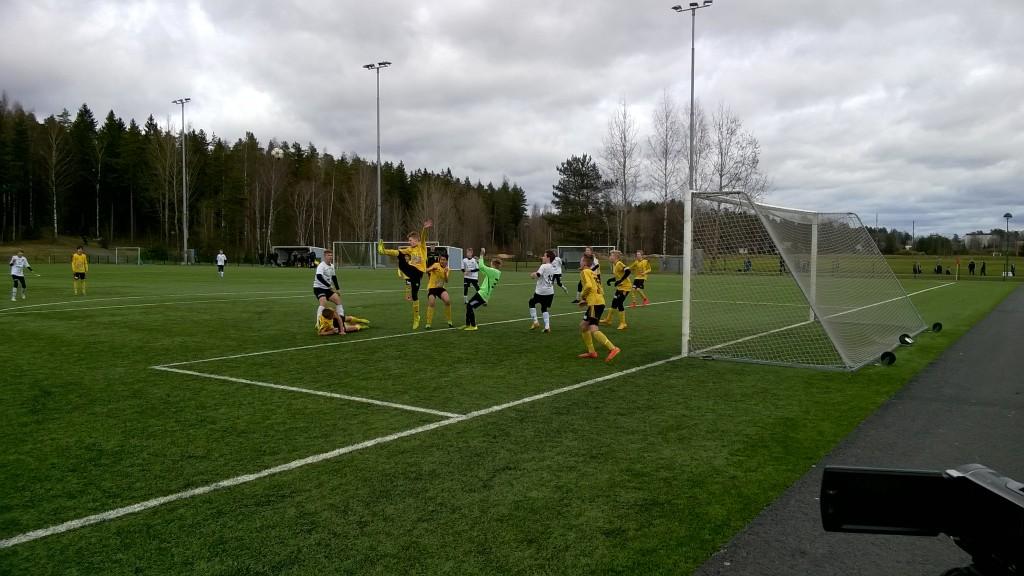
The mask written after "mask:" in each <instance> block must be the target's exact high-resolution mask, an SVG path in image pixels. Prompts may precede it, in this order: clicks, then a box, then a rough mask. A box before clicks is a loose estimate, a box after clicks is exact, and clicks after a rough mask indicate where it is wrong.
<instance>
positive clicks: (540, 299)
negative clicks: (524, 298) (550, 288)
mask: <svg viewBox="0 0 1024 576" xmlns="http://www.w3.org/2000/svg"><path fill="white" fill-rule="evenodd" d="M554 300H555V295H554V294H537V293H536V292H534V293H533V298H530V302H529V304H530V308H533V307H534V306H536V305H537V304H540V307H541V309H542V310H547V309H548V308H551V303H552V302H553V301H554Z"/></svg>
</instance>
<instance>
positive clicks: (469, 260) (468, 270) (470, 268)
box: [462, 248, 480, 304]
mask: <svg viewBox="0 0 1024 576" xmlns="http://www.w3.org/2000/svg"><path fill="white" fill-rule="evenodd" d="M479 275H480V266H479V265H478V264H477V263H476V258H473V249H472V248H466V256H465V258H463V259H462V303H463V304H466V303H468V302H469V287H470V286H472V287H473V288H474V289H475V290H476V291H477V292H479V291H480V281H479V277H480V276H479Z"/></svg>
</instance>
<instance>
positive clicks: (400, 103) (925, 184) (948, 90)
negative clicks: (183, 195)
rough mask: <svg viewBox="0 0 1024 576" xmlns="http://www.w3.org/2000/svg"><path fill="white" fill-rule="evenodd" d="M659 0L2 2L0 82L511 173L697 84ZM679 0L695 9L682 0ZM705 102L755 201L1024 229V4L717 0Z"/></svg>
mask: <svg viewBox="0 0 1024 576" xmlns="http://www.w3.org/2000/svg"><path fill="white" fill-rule="evenodd" d="M674 3H675V2H673V1H672V0H667V1H662V0H658V1H653V0H635V1H632V2H624V1H621V0H600V1H595V0H589V1H575V2H561V1H553V0H519V1H515V2H511V1H505V2H497V1H489V2H488V1H484V0H432V1H430V2H420V3H413V2H404V1H398V0H375V1H373V2H367V1H363V2H351V1H333V0H301V1H298V0H296V1H288V0H279V1H276V2H266V1H254V0H247V1H234V0H219V1H216V2H213V1H210V2H186V1H179V2H163V1H151V2H127V1H125V2H85V1H72V0H66V1H60V2H58V1H53V0H0V89H3V90H5V91H6V92H7V93H8V96H9V98H11V99H12V100H17V101H19V102H21V103H22V104H23V105H24V106H25V107H26V108H27V109H29V110H33V111H34V112H35V113H36V114H37V115H38V116H39V117H40V118H42V117H44V116H47V115H49V114H52V113H56V112H59V111H60V110H61V109H62V108H68V109H69V110H71V111H72V113H74V111H75V110H76V109H77V108H78V106H80V105H81V103H83V102H86V103H88V104H89V106H90V107H91V108H92V110H93V112H94V113H95V114H96V115H97V116H98V117H99V118H102V116H104V115H105V114H106V113H107V111H108V110H110V109H113V110H114V111H115V112H116V113H117V114H118V115H120V116H122V117H123V118H125V119H126V120H127V119H128V118H132V117H134V118H136V119H137V120H139V121H140V122H141V121H142V120H144V119H145V117H146V116H148V115H149V114H153V115H154V117H156V118H157V119H158V121H159V122H160V123H161V124H163V123H165V122H166V121H167V119H168V118H170V119H171V121H172V122H173V123H174V126H178V124H179V120H178V119H177V118H178V117H179V114H180V111H179V109H178V108H177V107H176V106H175V105H173V104H171V100H172V99H174V98H178V97H182V96H188V97H191V98H192V102H191V103H190V104H189V105H188V106H187V108H186V116H187V123H188V124H189V125H191V126H193V127H195V128H197V129H198V128H202V129H205V130H206V131H207V132H212V133H215V134H217V135H219V136H221V137H224V138H226V139H228V140H231V141H233V140H235V139H236V138H238V137H240V136H242V135H243V134H244V131H245V130H252V131H254V132H255V134H256V136H257V137H258V138H259V139H260V141H261V142H263V143H265V142H266V141H267V140H269V139H271V138H274V139H278V140H288V141H298V142H300V143H303V144H305V143H308V142H312V143H314V144H316V145H317V146H318V148H319V149H320V150H321V151H324V150H326V151H328V152H331V153H334V154H338V153H341V152H347V153H357V154H359V155H361V156H366V157H372V156H373V155H374V154H375V149H374V146H375V120H374V97H375V89H376V85H375V81H374V77H373V76H374V73H373V72H369V71H367V70H363V69H362V68H361V66H362V65H363V64H366V63H368V62H375V61H380V60H390V61H392V62H393V63H394V64H393V66H392V67H391V68H388V69H386V70H384V71H383V72H382V73H381V100H382V140H383V142H382V146H383V152H382V153H383V156H384V159H385V160H396V161H397V160H403V161H404V162H405V163H406V165H407V166H408V167H410V168H420V167H422V168H427V169H432V170H441V169H444V168H446V167H451V168H452V171H453V172H454V173H455V174H456V175H459V176H469V177H470V178H472V179H474V180H476V179H480V180H482V181H484V182H487V181H493V182H495V183H499V182H500V181H501V179H502V178H503V177H507V178H509V179H510V180H512V181H515V182H518V183H519V184H520V185H521V186H523V188H524V189H525V190H526V191H527V194H528V195H529V198H530V200H531V201H533V202H540V203H547V202H549V201H550V198H551V185H552V184H553V183H554V182H555V181H556V176H557V175H556V172H555V168H556V166H557V165H558V164H559V163H560V162H562V161H563V160H565V159H566V158H567V157H568V156H570V155H572V154H582V153H588V154H591V155H592V156H595V157H599V156H600V150H601V141H602V137H603V135H604V132H605V131H606V125H607V119H608V115H609V113H610V112H611V110H612V109H613V108H614V107H615V106H616V105H617V103H618V102H619V101H620V100H622V99H625V101H626V102H627V104H628V105H629V106H630V107H631V110H632V112H633V114H634V115H635V117H636V118H637V120H638V121H639V124H640V129H641V135H642V136H644V135H646V134H647V133H648V132H649V126H650V115H651V111H652V109H653V106H654V102H655V101H656V100H657V99H658V98H659V97H660V95H661V93H662V91H663V90H667V91H668V92H669V94H670V95H671V96H672V97H673V98H674V99H676V100H677V101H678V102H679V103H680V104H686V103H687V102H688V99H689V77H690V73H689V72H690V70H689V64H690V61H689V60H690V59H689V48H690V15H689V13H686V14H683V15H680V14H676V13H675V12H673V11H672V10H671V9H670V7H671V6H672V4H674ZM684 4H685V3H684ZM696 49H697V69H696V93H697V99H698V101H699V102H700V103H702V105H703V106H704V107H705V108H707V109H714V108H716V107H717V106H718V105H719V103H724V104H725V105H727V106H728V107H730V108H731V109H732V111H733V113H734V114H735V115H737V116H738V117H739V118H740V119H741V120H742V121H743V123H744V125H745V127H746V128H747V129H748V130H749V131H750V132H751V133H752V134H753V135H754V136H756V137H757V138H758V139H759V140H760V142H761V148H762V153H763V155H762V164H761V165H762V167H763V170H764V171H765V172H766V173H767V174H768V176H769V177H770V178H771V180H772V183H773V185H772V189H771V191H770V192H769V195H768V198H767V199H768V201H770V202H771V203H774V204H781V205H787V206H795V207H801V208H808V209H816V210H822V211H853V212H857V213H859V214H860V215H861V218H862V219H863V220H864V222H865V224H868V225H873V224H874V222H875V215H876V214H877V217H878V224H879V225H882V226H887V227H893V226H896V227H899V228H902V229H907V230H909V229H910V228H911V222H912V221H915V220H916V229H917V232H918V233H919V234H920V233H929V232H940V233H945V234H947V235H951V234H953V233H959V234H963V233H965V232H969V231H972V230H975V229H984V230H988V229H990V228H993V227H1002V226H1003V225H1004V220H1003V219H1002V215H1003V213H1004V212H1007V211H1009V212H1012V213H1014V214H1017V215H1018V220H1017V223H1016V224H1014V223H1013V222H1011V228H1024V224H1021V223H1022V222H1024V67H1022V63H1024V1H1022V0H986V1H985V2H971V3H968V2H962V1H961V2H952V1H944V0H929V1H925V0H916V1H899V0H885V1H882V0H859V1H857V2H853V1H850V0H789V1H787V2H780V1H774V0H716V1H715V4H714V6H713V7H711V8H709V9H702V10H700V11H698V12H697V40H696Z"/></svg>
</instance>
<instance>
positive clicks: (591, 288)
mask: <svg viewBox="0 0 1024 576" xmlns="http://www.w3.org/2000/svg"><path fill="white" fill-rule="evenodd" d="M593 263H594V256H593V255H592V254H584V255H583V258H581V259H580V264H581V265H582V266H581V268H580V283H581V284H582V285H583V291H582V292H581V294H580V295H581V297H582V298H581V301H580V303H579V306H580V308H584V309H585V310H586V312H584V313H583V320H582V321H581V322H580V336H581V337H582V338H583V344H584V346H586V347H587V351H586V352H584V353H583V354H580V355H579V356H577V357H578V358H597V351H596V350H594V340H597V341H598V342H599V343H601V345H602V346H604V347H605V348H607V349H608V356H607V357H606V358H605V359H604V361H605V362H611V361H612V359H614V358H615V357H616V356H618V355H619V352H621V350H620V349H619V348H618V347H617V346H615V344H612V341H611V340H609V339H608V337H607V336H605V335H604V334H602V333H601V330H600V328H599V326H598V323H599V322H600V321H601V314H603V313H604V291H603V290H602V289H601V282H600V281H598V279H597V275H596V274H595V273H594V271H593V270H591V266H592V265H593Z"/></svg>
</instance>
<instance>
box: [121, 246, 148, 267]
mask: <svg viewBox="0 0 1024 576" xmlns="http://www.w3.org/2000/svg"><path fill="white" fill-rule="evenodd" d="M114 264H135V265H137V266H138V265H141V264H142V248H141V247H139V246H115V247H114Z"/></svg>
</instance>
